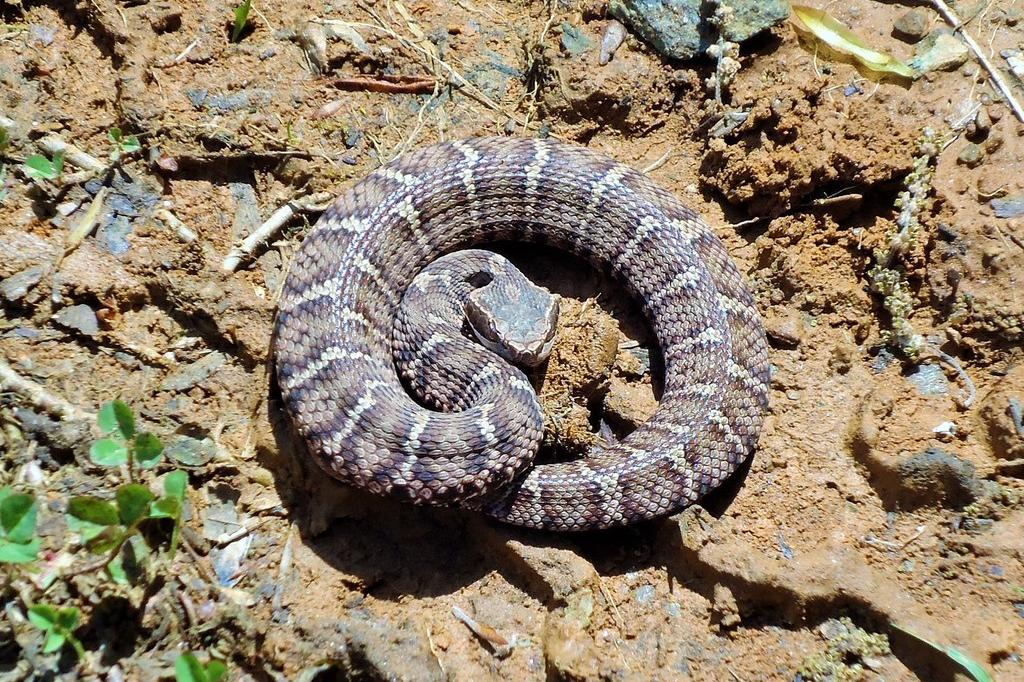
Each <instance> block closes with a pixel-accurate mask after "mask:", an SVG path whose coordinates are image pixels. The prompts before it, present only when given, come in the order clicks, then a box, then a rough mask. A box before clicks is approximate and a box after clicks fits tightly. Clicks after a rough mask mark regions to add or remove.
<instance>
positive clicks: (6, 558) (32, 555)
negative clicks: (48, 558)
mask: <svg viewBox="0 0 1024 682" xmlns="http://www.w3.org/2000/svg"><path fill="white" fill-rule="evenodd" d="M38 555H39V538H33V539H32V540H30V541H29V542H25V543H17V542H9V541H7V540H0V564H27V563H29V562H30V561H35V560H36V556H38Z"/></svg>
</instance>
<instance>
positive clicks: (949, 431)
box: [932, 421, 957, 442]
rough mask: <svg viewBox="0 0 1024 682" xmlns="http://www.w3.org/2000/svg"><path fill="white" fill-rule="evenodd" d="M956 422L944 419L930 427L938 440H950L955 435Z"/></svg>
mask: <svg viewBox="0 0 1024 682" xmlns="http://www.w3.org/2000/svg"><path fill="white" fill-rule="evenodd" d="M956 431H957V429H956V424H954V423H953V422H951V421H945V422H942V423H941V424H939V425H938V426H936V427H935V428H933V429H932V433H934V434H935V435H937V436H938V437H939V440H943V441H947V442H948V441H950V440H952V439H953V437H954V436H956Z"/></svg>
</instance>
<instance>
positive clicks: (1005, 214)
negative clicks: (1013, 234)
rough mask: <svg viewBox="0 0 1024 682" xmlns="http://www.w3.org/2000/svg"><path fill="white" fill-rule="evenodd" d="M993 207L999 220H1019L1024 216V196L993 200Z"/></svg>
mask: <svg viewBox="0 0 1024 682" xmlns="http://www.w3.org/2000/svg"><path fill="white" fill-rule="evenodd" d="M991 205H992V210H993V211H995V213H996V217H997V218H1019V217H1021V216H1024V195H1020V196H1015V197H1008V198H1006V199H993V200H992V201H991Z"/></svg>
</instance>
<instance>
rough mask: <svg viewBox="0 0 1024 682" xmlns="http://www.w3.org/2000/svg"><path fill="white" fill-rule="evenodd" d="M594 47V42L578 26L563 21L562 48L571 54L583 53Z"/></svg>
mask: <svg viewBox="0 0 1024 682" xmlns="http://www.w3.org/2000/svg"><path fill="white" fill-rule="evenodd" d="M593 47H594V42H593V41H592V40H591V39H590V38H588V37H587V34H586V33H584V32H583V30H582V29H580V28H579V27H577V26H573V25H572V24H570V23H569V22H568V21H563V22H562V48H563V49H565V51H566V52H568V53H569V54H571V55H579V54H583V53H584V52H586V51H587V50H590V49H591V48H593Z"/></svg>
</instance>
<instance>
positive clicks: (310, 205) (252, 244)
mask: <svg viewBox="0 0 1024 682" xmlns="http://www.w3.org/2000/svg"><path fill="white" fill-rule="evenodd" d="M332 198H333V195H331V194H330V193H328V192H318V193H316V194H311V195H310V196H308V197H303V198H302V199H296V200H293V201H289V202H288V203H287V204H285V205H284V206H282V207H281V208H279V209H277V210H276V211H274V213H273V215H271V216H270V217H269V218H267V220H266V222H264V223H263V224H262V225H260V226H259V227H258V228H256V230H255V231H254V232H253V233H252V234H250V235H249V236H248V237H246V238H245V239H243V240H242V243H241V244H239V245H238V246H236V247H234V248H233V249H231V251H230V252H229V253H228V255H227V256H226V257H225V258H224V263H223V264H222V265H221V267H222V268H223V270H224V271H225V272H234V271H235V269H236V268H237V267H238V265H239V263H241V262H242V259H243V258H245V257H246V256H248V255H250V254H251V253H252V252H253V251H255V250H256V248H257V247H258V246H259V245H260V244H262V243H263V242H265V241H267V240H268V239H270V238H271V237H272V236H274V235H275V234H277V231H278V230H280V229H281V227H282V226H283V225H284V224H285V223H286V222H288V220H290V219H291V217H292V216H293V215H295V214H296V213H298V212H301V211H313V210H317V209H321V208H322V206H321V205H322V204H324V203H326V202H329V201H330V200H331V199H332Z"/></svg>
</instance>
